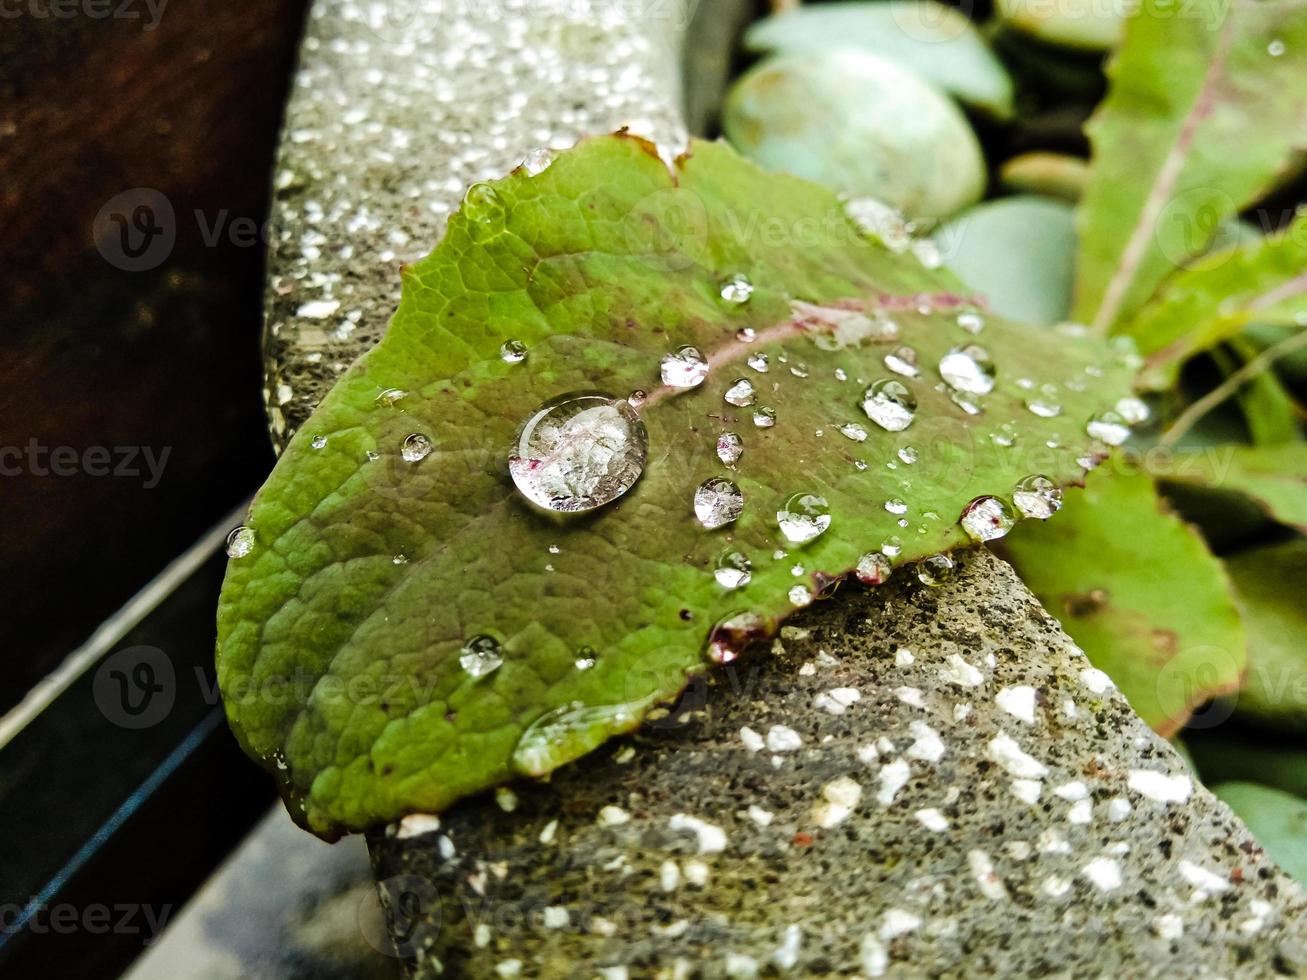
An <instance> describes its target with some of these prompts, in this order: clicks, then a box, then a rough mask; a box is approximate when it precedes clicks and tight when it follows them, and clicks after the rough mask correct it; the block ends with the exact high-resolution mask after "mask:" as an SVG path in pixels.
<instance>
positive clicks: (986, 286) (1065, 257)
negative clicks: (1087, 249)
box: [934, 195, 1076, 325]
mask: <svg viewBox="0 0 1307 980" xmlns="http://www.w3.org/2000/svg"><path fill="white" fill-rule="evenodd" d="M1071 214H1072V212H1071V206H1070V205H1069V204H1067V203H1066V202H1065V201H1059V200H1055V199H1053V198H1047V197H1033V196H1029V195H1024V196H1020V197H1005V198H1001V199H999V200H997V201H988V202H986V203H984V204H978V205H976V206H975V207H974V208H969V209H968V210H966V211H963V212H962V213H961V214H960V215H958V216H957V217H956V218H953V219H952V220H951V221H949V222H948V223H947V224H946V225H944V226H943V227H942V228H940V229H939V230H938V231H936V232H935V236H934V237H935V241H936V242H937V243H938V244H939V249H940V254H941V255H942V256H943V258H944V264H945V265H947V266H948V268H949V269H950V270H951V271H952V272H954V273H955V274H956V275H957V277H958V278H959V279H961V280H962V281H963V282H964V283H966V284H967V285H968V286H970V287H971V288H972V289H974V290H976V291H977V292H979V293H981V294H983V295H984V297H985V299H986V300H987V301H988V302H989V307H990V309H992V310H994V311H995V312H996V313H1001V314H1002V315H1003V316H1007V317H1011V318H1012V319H1014V320H1021V321H1023V322H1025V323H1037V324H1041V325H1048V324H1053V323H1059V322H1061V321H1063V320H1065V319H1066V315H1067V310H1068V308H1069V307H1070V305H1071V279H1072V276H1073V275H1074V270H1075V261H1076V234H1075V227H1074V225H1073V223H1072V218H1071Z"/></svg>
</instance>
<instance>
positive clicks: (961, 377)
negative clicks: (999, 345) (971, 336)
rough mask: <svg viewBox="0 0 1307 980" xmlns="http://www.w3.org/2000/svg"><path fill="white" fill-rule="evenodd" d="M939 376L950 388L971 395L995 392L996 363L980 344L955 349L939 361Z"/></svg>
mask: <svg viewBox="0 0 1307 980" xmlns="http://www.w3.org/2000/svg"><path fill="white" fill-rule="evenodd" d="M939 375H940V377H941V378H943V379H944V381H945V383H946V384H948V386H949V387H950V388H953V389H955V390H957V391H965V392H966V393H967V394H969V395H986V394H988V393H989V392H991V391H993V390H994V361H993V359H992V358H990V356H989V352H988V351H986V350H985V348H983V347H981V346H979V345H978V344H965V345H963V346H961V347H954V348H953V349H952V350H951V351H949V352H948V353H947V354H945V355H944V356H943V357H941V358H940V360H939Z"/></svg>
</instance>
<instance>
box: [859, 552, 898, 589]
mask: <svg viewBox="0 0 1307 980" xmlns="http://www.w3.org/2000/svg"><path fill="white" fill-rule="evenodd" d="M893 571H894V566H893V565H891V564H890V560H889V559H888V558H886V557H885V556H884V555H883V554H881V553H880V552H879V551H869V552H867V553H866V554H865V555H863V556H862V557H861V558H859V559H858V566H857V568H856V569H854V574H855V575H857V576H858V581H859V582H861V583H862V584H863V585H883V584H884V583H885V582H888V581H889V577H890V575H891V573H892V572H893Z"/></svg>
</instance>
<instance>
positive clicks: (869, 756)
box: [854, 742, 880, 766]
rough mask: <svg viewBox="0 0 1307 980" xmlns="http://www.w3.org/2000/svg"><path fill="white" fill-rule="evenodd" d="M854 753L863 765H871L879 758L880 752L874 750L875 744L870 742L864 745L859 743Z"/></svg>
mask: <svg viewBox="0 0 1307 980" xmlns="http://www.w3.org/2000/svg"><path fill="white" fill-rule="evenodd" d="M854 754H855V755H856V756H857V757H858V761H859V762H861V763H862V764H863V765H865V766H869V765H871V764H872V763H873V762H875V761H876V760H877V759H878V758H880V753H879V752H877V751H876V746H874V745H872V744H871V743H870V742H869V743H867V744H866V745H859V746H858V747H857V749H856V750H855V752H854Z"/></svg>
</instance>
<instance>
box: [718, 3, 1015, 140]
mask: <svg viewBox="0 0 1307 980" xmlns="http://www.w3.org/2000/svg"><path fill="white" fill-rule="evenodd" d="M744 46H745V48H747V49H748V50H750V51H755V52H758V53H760V54H777V53H790V52H804V53H807V54H816V55H824V54H826V53H827V52H829V51H831V50H832V49H834V48H840V47H844V48H860V49H862V50H864V51H870V52H871V53H872V54H878V55H881V56H882V57H884V58H888V59H889V60H890V61H894V62H897V63H898V64H899V65H901V66H903V67H904V68H906V69H908V70H909V71H912V72H915V73H916V74H917V75H920V76H921V77H922V78H924V79H925V80H926V81H928V82H932V83H933V84H935V85H936V86H938V87H939V88H941V89H943V90H944V91H945V92H948V93H949V94H950V95H952V96H954V97H955V98H957V99H958V100H959V101H960V102H962V103H964V104H966V105H970V106H974V107H976V108H977V109H980V110H982V111H984V112H986V113H988V114H989V115H991V116H994V117H996V118H998V119H1009V118H1011V116H1012V79H1011V78H1010V77H1008V73H1007V69H1006V68H1004V67H1003V63H1002V62H1001V61H999V60H998V58H996V57H995V56H994V52H992V51H990V49H989V45H987V44H986V43H985V39H984V38H983V37H981V35H980V32H979V31H978V30H977V29H976V27H975V25H974V24H972V23H971V20H970V19H969V18H967V17H966V16H964V15H962V14H960V13H958V12H957V11H956V10H954V9H953V8H951V7H946V6H944V5H943V4H939V3H934V2H931V0H924V2H923V0H876V2H873V3H840V4H820V5H817V6H810V7H801V8H799V9H798V10H792V11H786V12H785V13H781V14H776V15H774V16H772V17H768V18H767V19H766V20H762V21H758V22H757V23H755V24H754V25H753V26H752V27H750V28H749V30H748V31H747V32H746V33H745V35H744Z"/></svg>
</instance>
